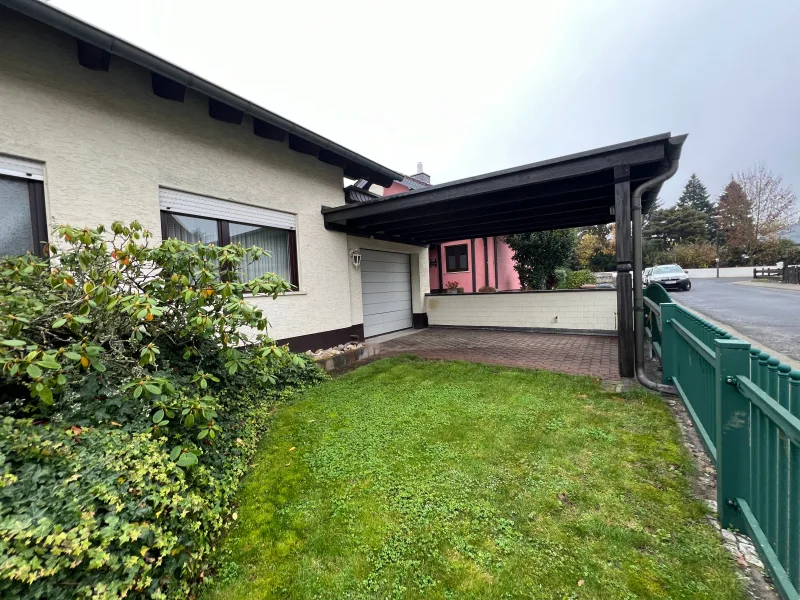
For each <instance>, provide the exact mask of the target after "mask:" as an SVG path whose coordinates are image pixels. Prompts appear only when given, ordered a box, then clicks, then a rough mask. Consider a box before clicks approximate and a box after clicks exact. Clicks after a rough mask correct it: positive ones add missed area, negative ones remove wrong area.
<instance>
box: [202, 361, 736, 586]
mask: <svg viewBox="0 0 800 600" xmlns="http://www.w3.org/2000/svg"><path fill="white" fill-rule="evenodd" d="M690 470H691V463H690V461H689V459H688V457H687V454H686V453H685V451H684V449H683V447H682V445H681V444H680V441H679V433H678V430H677V427H676V425H675V423H674V421H673V418H672V415H671V413H670V412H669V410H668V409H667V408H666V407H665V406H664V404H663V402H662V401H661V400H660V399H659V398H658V397H656V396H654V395H650V394H646V393H642V392H638V393H630V394H623V395H620V394H613V393H607V392H603V391H602V390H601V388H600V387H599V385H598V384H597V383H596V382H594V381H593V380H591V379H589V378H584V377H572V376H567V375H559V374H555V373H549V372H541V371H528V370H521V369H509V368H502V367H493V366H487V365H475V364H468V363H457V362H449V363H448V362H428V361H423V360H420V359H416V358H409V357H399V358H392V359H386V360H381V361H378V362H375V363H373V364H370V365H368V366H364V367H361V368H359V369H357V370H355V371H353V372H351V373H349V374H347V375H345V376H343V377H341V378H338V379H336V380H333V381H330V382H327V383H325V384H323V385H322V386H320V387H318V388H316V389H313V390H311V391H310V392H307V393H306V394H305V395H304V396H302V397H301V399H300V400H298V401H297V402H296V403H294V404H292V405H290V406H287V407H285V408H283V409H282V410H281V411H280V412H279V413H278V415H277V416H276V419H275V422H274V425H273V427H272V431H271V433H270V434H269V435H268V436H267V437H266V439H265V440H264V442H263V444H262V447H261V450H260V454H259V457H258V460H257V462H256V464H255V466H254V468H253V471H252V472H251V473H250V475H249V476H248V478H247V480H246V482H245V484H244V487H243V490H242V492H241V494H240V501H241V507H240V508H239V511H238V521H237V523H236V527H235V528H234V529H233V530H232V531H231V533H230V535H229V536H228V538H227V540H226V542H225V544H224V545H223V550H222V559H221V560H222V566H221V570H220V573H219V574H218V575H217V582H216V584H215V585H214V586H213V587H212V588H211V589H210V590H209V592H208V593H207V594H206V596H205V597H206V598H210V599H221V598H225V599H242V600H244V599H248V600H249V599H257V598H309V599H310V598H331V599H339V598H365V599H366V598H369V599H373V598H426V599H427V598H433V599H435V598H543V599H553V598H555V599H561V598H601V599H613V598H713V599H715V600H719V599H724V598H741V597H743V596H742V594H743V591H742V586H741V584H740V583H739V580H738V576H737V574H736V567H735V566H734V565H733V562H732V560H731V558H730V555H729V554H728V553H727V552H726V551H725V550H724V549H723V547H722V545H721V544H720V542H719V541H718V539H717V536H716V534H715V532H714V531H713V530H712V529H711V527H710V526H709V525H708V524H707V522H706V520H705V516H704V515H705V512H704V511H705V508H704V506H703V505H702V504H701V503H700V502H698V501H695V500H694V499H693V498H692V496H691V493H690V487H689V483H688V477H689V475H690Z"/></svg>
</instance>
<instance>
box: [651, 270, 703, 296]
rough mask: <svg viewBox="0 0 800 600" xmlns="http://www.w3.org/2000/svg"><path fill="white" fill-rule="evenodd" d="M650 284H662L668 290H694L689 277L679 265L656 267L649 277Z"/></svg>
mask: <svg viewBox="0 0 800 600" xmlns="http://www.w3.org/2000/svg"><path fill="white" fill-rule="evenodd" d="M647 280H648V283H660V284H661V285H662V286H663V287H664V288H666V289H676V290H683V291H684V292H688V291H689V290H690V289H692V282H691V281H690V280H689V275H688V274H687V273H686V271H684V270H683V269H681V267H680V266H679V265H656V266H655V267H652V269H651V272H650V274H649V275H648V277H647Z"/></svg>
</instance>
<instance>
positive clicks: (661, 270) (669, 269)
mask: <svg viewBox="0 0 800 600" xmlns="http://www.w3.org/2000/svg"><path fill="white" fill-rule="evenodd" d="M656 273H658V274H659V275H669V274H671V273H676V274H677V273H683V269H681V268H680V267H679V266H678V265H666V266H664V267H656Z"/></svg>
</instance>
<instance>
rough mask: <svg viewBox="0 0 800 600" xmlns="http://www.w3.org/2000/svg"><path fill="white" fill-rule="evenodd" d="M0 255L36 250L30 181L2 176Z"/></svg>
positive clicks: (12, 254) (0, 179)
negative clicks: (29, 191) (29, 196)
mask: <svg viewBox="0 0 800 600" xmlns="http://www.w3.org/2000/svg"><path fill="white" fill-rule="evenodd" d="M0 213H2V215H3V220H2V225H0V256H15V255H18V254H25V253H26V252H28V251H30V252H34V251H35V249H36V247H35V245H34V243H33V229H32V227H31V208H30V201H29V199H28V182H27V181H25V180H23V179H11V178H6V177H0Z"/></svg>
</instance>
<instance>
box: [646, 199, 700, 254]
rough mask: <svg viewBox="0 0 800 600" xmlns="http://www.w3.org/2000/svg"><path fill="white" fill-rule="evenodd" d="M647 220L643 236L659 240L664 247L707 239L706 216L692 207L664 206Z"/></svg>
mask: <svg viewBox="0 0 800 600" xmlns="http://www.w3.org/2000/svg"><path fill="white" fill-rule="evenodd" d="M649 221H650V222H649V223H648V225H647V228H646V229H645V230H644V231H643V236H644V237H645V238H648V239H651V240H660V241H661V242H662V245H663V247H664V248H665V249H666V248H670V247H672V246H673V245H674V244H677V243H682V242H683V243H691V242H703V241H706V240H707V226H708V216H707V215H706V214H705V213H702V212H700V211H699V210H695V209H693V208H682V207H679V206H675V207H673V208H665V209H664V210H659V211H656V212H655V213H654V214H652V215H651V216H650V219H649Z"/></svg>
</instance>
